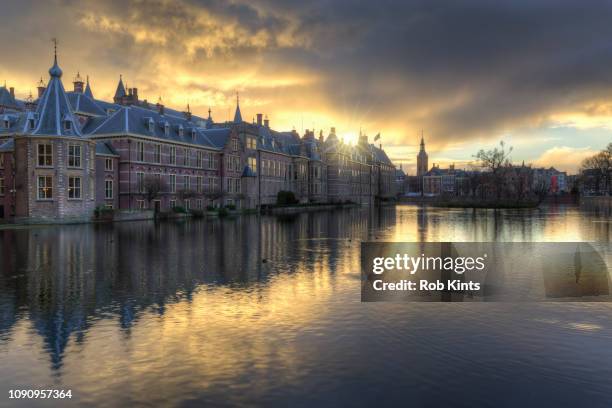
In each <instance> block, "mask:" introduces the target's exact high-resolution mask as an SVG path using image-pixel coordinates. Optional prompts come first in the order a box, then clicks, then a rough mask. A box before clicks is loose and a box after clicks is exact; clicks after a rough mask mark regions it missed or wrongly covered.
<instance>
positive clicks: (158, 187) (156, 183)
mask: <svg viewBox="0 0 612 408" xmlns="http://www.w3.org/2000/svg"><path fill="white" fill-rule="evenodd" d="M164 190H165V184H164V182H163V181H162V179H161V175H160V174H149V175H148V176H147V177H145V179H144V193H145V197H146V199H147V201H148V203H149V206H150V205H151V202H152V201H153V200H155V199H156V198H157V197H159V195H160V194H161V193H162V192H163V191H164Z"/></svg>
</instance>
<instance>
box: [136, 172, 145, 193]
mask: <svg viewBox="0 0 612 408" xmlns="http://www.w3.org/2000/svg"><path fill="white" fill-rule="evenodd" d="M136 186H137V189H138V191H139V192H141V193H144V191H145V183H144V173H136Z"/></svg>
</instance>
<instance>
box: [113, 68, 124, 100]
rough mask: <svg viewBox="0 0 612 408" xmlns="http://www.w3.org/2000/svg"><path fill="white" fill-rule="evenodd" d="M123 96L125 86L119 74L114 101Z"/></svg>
mask: <svg viewBox="0 0 612 408" xmlns="http://www.w3.org/2000/svg"><path fill="white" fill-rule="evenodd" d="M124 96H125V86H123V75H121V74H119V83H118V84H117V90H116V91H115V98H114V99H115V103H119V102H120V100H121V98H123V97H124Z"/></svg>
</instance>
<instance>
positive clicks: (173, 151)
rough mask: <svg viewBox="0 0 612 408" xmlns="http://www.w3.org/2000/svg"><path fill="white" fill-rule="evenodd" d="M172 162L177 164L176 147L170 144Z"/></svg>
mask: <svg viewBox="0 0 612 408" xmlns="http://www.w3.org/2000/svg"><path fill="white" fill-rule="evenodd" d="M170 164H176V147H175V146H170Z"/></svg>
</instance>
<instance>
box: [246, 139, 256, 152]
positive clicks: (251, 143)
mask: <svg viewBox="0 0 612 408" xmlns="http://www.w3.org/2000/svg"><path fill="white" fill-rule="evenodd" d="M247 149H253V150H255V149H257V139H255V138H254V137H250V136H249V137H247Z"/></svg>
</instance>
